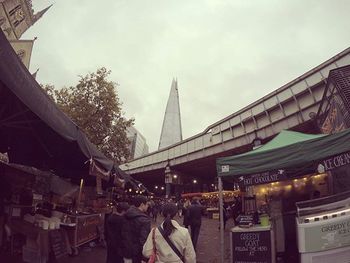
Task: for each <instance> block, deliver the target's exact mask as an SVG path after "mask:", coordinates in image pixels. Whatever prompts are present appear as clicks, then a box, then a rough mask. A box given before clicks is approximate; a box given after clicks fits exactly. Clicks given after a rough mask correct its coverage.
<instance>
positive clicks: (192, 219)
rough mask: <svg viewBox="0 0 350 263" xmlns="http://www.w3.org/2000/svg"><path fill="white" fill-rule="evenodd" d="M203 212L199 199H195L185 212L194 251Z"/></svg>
mask: <svg viewBox="0 0 350 263" xmlns="http://www.w3.org/2000/svg"><path fill="white" fill-rule="evenodd" d="M203 210H204V207H203V206H202V205H201V204H200V202H199V199H197V198H195V199H193V201H192V204H191V205H190V207H189V208H188V211H187V216H188V220H189V225H190V227H191V238H192V242H193V246H194V248H195V249H196V246H197V241H198V236H199V231H200V229H201V224H202V214H203Z"/></svg>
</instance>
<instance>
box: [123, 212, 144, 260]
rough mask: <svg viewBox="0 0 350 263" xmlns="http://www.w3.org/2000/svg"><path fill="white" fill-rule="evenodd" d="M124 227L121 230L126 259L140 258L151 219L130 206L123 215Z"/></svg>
mask: <svg viewBox="0 0 350 263" xmlns="http://www.w3.org/2000/svg"><path fill="white" fill-rule="evenodd" d="M124 216H125V219H126V222H127V223H126V225H125V227H124V228H123V229H122V232H123V233H122V235H123V241H124V246H125V251H124V252H125V256H124V257H126V258H133V259H134V258H136V259H141V258H142V248H143V244H144V243H145V242H146V240H147V237H148V234H149V232H150V231H151V219H150V217H149V216H148V215H147V214H145V213H143V212H142V211H141V210H139V209H138V208H136V207H134V206H132V207H130V208H129V209H128V211H126V213H125V214H124Z"/></svg>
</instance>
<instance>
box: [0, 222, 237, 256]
mask: <svg viewBox="0 0 350 263" xmlns="http://www.w3.org/2000/svg"><path fill="white" fill-rule="evenodd" d="M176 220H177V221H178V222H179V223H180V224H181V223H182V219H181V218H176ZM160 222H161V218H160V217H159V218H158V220H157V224H159V223H160ZM232 224H233V221H232V220H231V221H228V222H227V226H226V231H225V263H226V262H229V256H230V255H229V253H230V250H229V243H230V242H229V231H228V229H229V228H230V227H232ZM218 226H219V221H218V220H213V219H207V218H205V217H203V221H202V227H201V230H200V234H199V239H198V244H197V262H198V263H219V262H220V231H219V229H218ZM3 256H4V255H1V253H0V258H1V260H0V261H1V262H3V261H2V260H5V261H4V262H11V263H20V262H22V260H21V256H20V255H17V256H11V257H8V256H6V257H3ZM104 262H106V249H105V248H103V247H101V246H96V247H90V246H89V245H86V246H83V247H80V248H79V255H78V256H76V257H67V258H64V259H60V260H59V261H58V263H104Z"/></svg>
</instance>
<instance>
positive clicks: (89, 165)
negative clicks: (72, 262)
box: [0, 30, 144, 262]
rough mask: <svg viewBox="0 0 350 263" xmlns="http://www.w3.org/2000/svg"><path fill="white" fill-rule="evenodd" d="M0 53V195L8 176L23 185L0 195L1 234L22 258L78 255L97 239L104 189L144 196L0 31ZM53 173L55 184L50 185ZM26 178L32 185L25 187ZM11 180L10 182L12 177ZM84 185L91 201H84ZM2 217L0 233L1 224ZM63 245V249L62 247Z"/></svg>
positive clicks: (43, 260)
mask: <svg viewBox="0 0 350 263" xmlns="http://www.w3.org/2000/svg"><path fill="white" fill-rule="evenodd" d="M0 50H1V52H0V94H1V96H0V103H1V111H0V119H1V125H0V134H1V138H2V139H1V140H0V153H1V154H2V155H3V156H6V158H4V159H6V161H5V163H4V164H0V179H1V181H2V188H6V187H4V178H5V177H6V176H8V175H9V174H8V173H9V170H11V173H12V174H13V173H14V172H13V171H12V170H16V172H15V173H16V174H19V173H21V174H23V175H25V176H19V177H18V178H19V179H21V180H22V179H23V178H25V179H26V180H23V183H21V182H19V183H17V184H16V185H17V186H18V187H16V188H17V189H15V188H13V189H11V191H10V192H11V193H10V196H9V198H7V197H5V195H4V191H2V196H1V198H2V200H1V201H3V200H5V199H6V202H7V203H6V211H5V212H6V217H8V220H6V223H5V224H6V230H7V232H8V233H9V235H8V236H11V239H14V237H15V235H17V234H18V235H22V236H25V238H26V240H25V241H26V243H25V245H24V246H23V257H24V259H25V257H26V256H28V257H30V256H33V257H32V258H35V259H36V261H39V260H40V261H41V262H46V261H47V260H48V259H49V254H50V253H51V254H52V252H54V256H55V257H56V258H57V257H61V256H62V255H66V254H68V253H69V250H70V247H73V248H77V247H78V246H80V245H82V244H84V243H86V242H89V241H91V240H93V239H95V238H96V237H97V236H98V233H99V232H98V231H99V230H98V228H99V227H100V226H102V227H103V217H104V213H105V211H104V209H103V208H107V206H106V205H105V204H106V203H104V204H103V203H102V202H103V200H102V199H105V197H104V193H103V188H102V187H103V186H106V185H107V184H108V185H110V186H111V185H113V186H118V187H123V186H124V185H125V183H128V182H129V183H130V184H131V185H132V186H134V187H135V188H136V189H138V190H141V191H144V189H142V187H143V186H142V184H140V183H138V182H137V181H135V180H133V179H132V178H131V177H130V176H129V175H128V174H126V173H124V172H123V171H121V170H120V169H119V167H118V166H117V165H116V164H115V163H114V161H113V160H111V159H109V158H107V157H106V156H105V155H104V154H103V153H102V152H100V150H99V149H98V148H97V147H96V145H94V144H93V143H91V142H90V141H89V139H88V138H87V137H86V135H85V134H84V132H83V131H82V130H81V129H80V128H79V127H78V126H77V125H76V124H75V123H74V122H73V121H72V120H71V119H70V118H69V117H68V116H67V115H66V114H65V113H63V112H62V111H61V110H60V109H59V108H58V106H57V105H56V104H55V103H54V101H52V100H51V99H50V98H49V96H47V94H46V93H45V91H44V90H43V89H42V88H41V87H40V85H39V84H38V83H37V82H36V80H35V79H34V78H33V76H32V75H31V73H30V72H29V71H28V69H27V68H26V67H25V66H24V65H23V63H22V62H21V60H20V59H19V58H18V56H17V54H16V53H15V52H14V50H13V49H12V47H11V45H10V43H9V42H8V40H7V39H6V37H5V35H4V33H3V32H2V31H1V30H0ZM33 167H36V168H37V169H36V168H33ZM52 173H54V174H55V175H57V176H56V177H57V178H52V177H51V175H52ZM12 174H11V175H12ZM31 175H32V176H31ZM46 175H47V177H48V178H44V177H46ZM39 177H40V178H39ZM58 177H59V178H58ZM16 178H17V177H16ZM28 178H32V179H33V180H31V182H27V179H28ZM63 178H64V179H63ZM10 181H11V182H12V183H14V176H10ZM29 181H30V180H29ZM79 183H80V187H78V185H79ZM91 186H93V187H94V189H93V195H90V196H89V197H87V195H86V192H87V190H88V187H91ZM5 190H8V189H5ZM12 190H13V191H12ZM84 195H85V197H86V198H85V199H84V198H83V197H84ZM2 212H3V211H0V229H2V227H3V225H4V222H5V220H4V219H3V217H4V216H3V217H1V215H2ZM61 226H63V227H61ZM63 228H64V229H63ZM66 233H68V237H69V238H67V234H66ZM0 234H1V235H0V236H1V237H2V233H1V232H0ZM4 236H5V235H4ZM60 240H61V241H60ZM67 240H70V244H69V245H67V246H66V244H67V242H66V241H67ZM12 243H13V242H12ZM34 243H35V244H34ZM58 243H60V245H59V244H58ZM64 247H66V248H67V249H63V248H64ZM27 252H28V253H27ZM1 260H2V259H1V258H0V261H1ZM30 260H31V261H33V260H32V259H28V258H27V260H25V261H30Z"/></svg>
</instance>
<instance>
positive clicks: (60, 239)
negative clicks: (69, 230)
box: [49, 229, 68, 259]
mask: <svg viewBox="0 0 350 263" xmlns="http://www.w3.org/2000/svg"><path fill="white" fill-rule="evenodd" d="M49 238H50V246H51V250H52V252H53V255H54V256H55V258H56V259H59V258H61V257H64V256H66V255H68V249H67V234H66V232H65V231H64V230H63V229H55V230H50V231H49Z"/></svg>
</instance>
